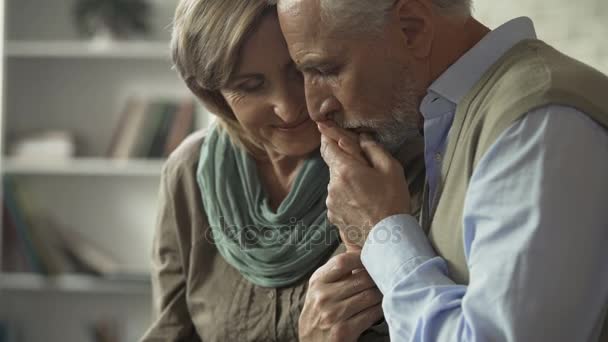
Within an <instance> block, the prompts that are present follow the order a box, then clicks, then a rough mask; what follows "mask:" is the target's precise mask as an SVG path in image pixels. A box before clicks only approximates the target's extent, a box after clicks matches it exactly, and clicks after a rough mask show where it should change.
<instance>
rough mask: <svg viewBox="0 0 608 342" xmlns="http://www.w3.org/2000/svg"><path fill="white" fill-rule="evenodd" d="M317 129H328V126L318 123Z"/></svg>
mask: <svg viewBox="0 0 608 342" xmlns="http://www.w3.org/2000/svg"><path fill="white" fill-rule="evenodd" d="M317 127H319V130H323V129H326V128H327V125H326V124H324V123H322V122H317Z"/></svg>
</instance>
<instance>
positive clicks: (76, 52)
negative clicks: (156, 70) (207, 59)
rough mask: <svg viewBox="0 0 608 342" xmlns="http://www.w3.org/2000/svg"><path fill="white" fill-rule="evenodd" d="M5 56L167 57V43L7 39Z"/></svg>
mask: <svg viewBox="0 0 608 342" xmlns="http://www.w3.org/2000/svg"><path fill="white" fill-rule="evenodd" d="M5 50H6V55H7V56H8V57H16V58H19V57H23V58H124V59H131V58H132V59H165V60H167V61H168V60H169V57H170V56H169V45H168V44H167V43H166V42H158V43H157V42H146V41H131V42H95V41H90V42H88V41H29V42H27V41H8V42H6V47H5Z"/></svg>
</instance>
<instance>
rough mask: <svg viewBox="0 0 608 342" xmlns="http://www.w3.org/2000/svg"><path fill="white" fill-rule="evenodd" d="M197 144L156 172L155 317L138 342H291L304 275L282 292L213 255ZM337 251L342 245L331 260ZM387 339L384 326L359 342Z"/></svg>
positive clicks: (194, 140) (192, 141) (198, 139)
mask: <svg viewBox="0 0 608 342" xmlns="http://www.w3.org/2000/svg"><path fill="white" fill-rule="evenodd" d="M203 138H204V132H196V133H194V134H193V135H191V136H190V137H189V138H188V139H186V141H184V142H183V143H182V144H181V145H180V147H179V148H178V149H177V150H176V151H175V152H174V153H173V154H172V155H171V156H170V158H169V160H168V161H167V163H166V165H165V167H164V168H163V172H162V177H161V187H160V194H159V213H158V217H157V222H156V232H155V237H154V243H153V253H152V261H153V272H152V286H153V301H154V313H155V317H154V322H153V324H152V326H151V327H150V328H149V330H148V331H147V332H146V334H145V336H144V337H143V338H142V340H141V341H204V342H226V341H239V342H241V341H243V342H246V341H251V342H253V341H297V340H298V319H299V316H300V311H301V310H302V306H303V304H304V299H305V296H306V288H307V285H308V277H306V279H303V280H302V281H301V282H299V283H298V284H295V285H293V286H290V287H285V288H264V287H260V286H257V285H254V284H252V283H250V282H249V281H248V280H247V279H245V278H243V277H242V276H241V274H240V273H239V272H238V271H237V270H236V269H234V268H233V267H232V266H231V265H229V264H228V263H227V262H226V261H225V260H224V259H223V258H222V256H221V255H220V254H219V253H218V251H217V249H216V247H215V245H214V244H213V241H212V238H211V233H210V230H209V229H208V223H207V219H206V216H205V214H204V212H203V205H202V203H201V193H200V191H199V187H198V184H197V181H196V169H197V165H198V160H199V154H200V148H201V144H202V141H203ZM416 150H417V151H418V150H419V151H420V153H418V152H416V153H414V154H415V158H413V159H412V158H410V161H414V160H415V161H416V167H415V168H412V170H410V171H413V173H412V175H414V174H416V175H417V176H416V177H413V176H412V180H414V181H416V182H415V184H417V186H416V187H415V188H416V189H417V191H416V193H419V192H420V191H421V189H422V182H423V179H422V180H421V179H420V177H419V174H420V172H421V171H422V177H423V174H424V168H423V165H424V164H423V161H422V148H421V146H417V147H416ZM420 163H422V168H420ZM414 169H415V170H414ZM408 173H411V172H408ZM408 179H409V178H408ZM410 183H411V182H410ZM410 187H412V186H410ZM417 198H418V196H416V199H417ZM342 252H344V247H343V245H341V246H339V247H338V249H337V250H336V251H335V252H334V255H335V254H338V253H342ZM388 340H389V338H388V329H387V326H386V324H385V323H383V324H380V325H377V326H374V327H372V328H371V329H369V330H368V331H366V332H365V333H364V334H363V335H362V336H361V338H360V339H359V341H388Z"/></svg>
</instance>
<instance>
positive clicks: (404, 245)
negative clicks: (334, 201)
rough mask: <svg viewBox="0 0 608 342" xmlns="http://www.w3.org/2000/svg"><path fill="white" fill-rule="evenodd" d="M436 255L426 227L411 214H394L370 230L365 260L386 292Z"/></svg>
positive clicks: (366, 243) (363, 254) (364, 253)
mask: <svg viewBox="0 0 608 342" xmlns="http://www.w3.org/2000/svg"><path fill="white" fill-rule="evenodd" d="M434 257H436V254H435V251H434V250H433V248H432V247H431V244H430V243H429V240H428V238H427V236H426V234H424V232H423V230H422V227H420V225H419V224H418V222H417V221H416V219H415V218H414V217H413V216H411V215H406V214H402V215H394V216H389V217H387V218H385V219H384V220H382V221H380V222H378V224H376V226H374V228H373V229H372V230H371V232H370V233H369V235H368V237H367V240H366V241H365V244H364V245H363V250H362V251H361V261H362V262H363V265H364V266H365V268H366V269H367V272H369V274H370V276H371V277H372V279H373V280H374V282H376V285H377V286H378V288H379V289H380V291H381V292H382V293H386V291H387V290H389V289H391V288H392V287H393V284H394V283H395V282H396V281H397V280H399V279H403V277H405V276H406V275H408V274H409V273H411V272H412V271H413V270H414V269H415V268H416V267H417V266H419V265H420V264H422V263H423V262H424V261H426V260H428V259H431V258H434Z"/></svg>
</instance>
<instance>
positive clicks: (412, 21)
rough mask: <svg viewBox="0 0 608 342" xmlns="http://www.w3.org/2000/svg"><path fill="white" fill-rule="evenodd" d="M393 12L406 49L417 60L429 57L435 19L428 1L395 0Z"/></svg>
mask: <svg viewBox="0 0 608 342" xmlns="http://www.w3.org/2000/svg"><path fill="white" fill-rule="evenodd" d="M394 10H395V11H396V15H397V17H398V20H399V25H400V29H401V33H402V35H403V39H404V41H405V44H406V47H407V48H408V49H409V50H410V51H411V52H412V55H413V56H415V57H417V58H427V57H429V55H430V54H431V47H432V45H433V39H434V33H435V32H434V27H433V24H434V20H435V19H436V18H435V13H434V8H433V5H432V4H431V3H430V0H397V2H396V3H395V9H394Z"/></svg>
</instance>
